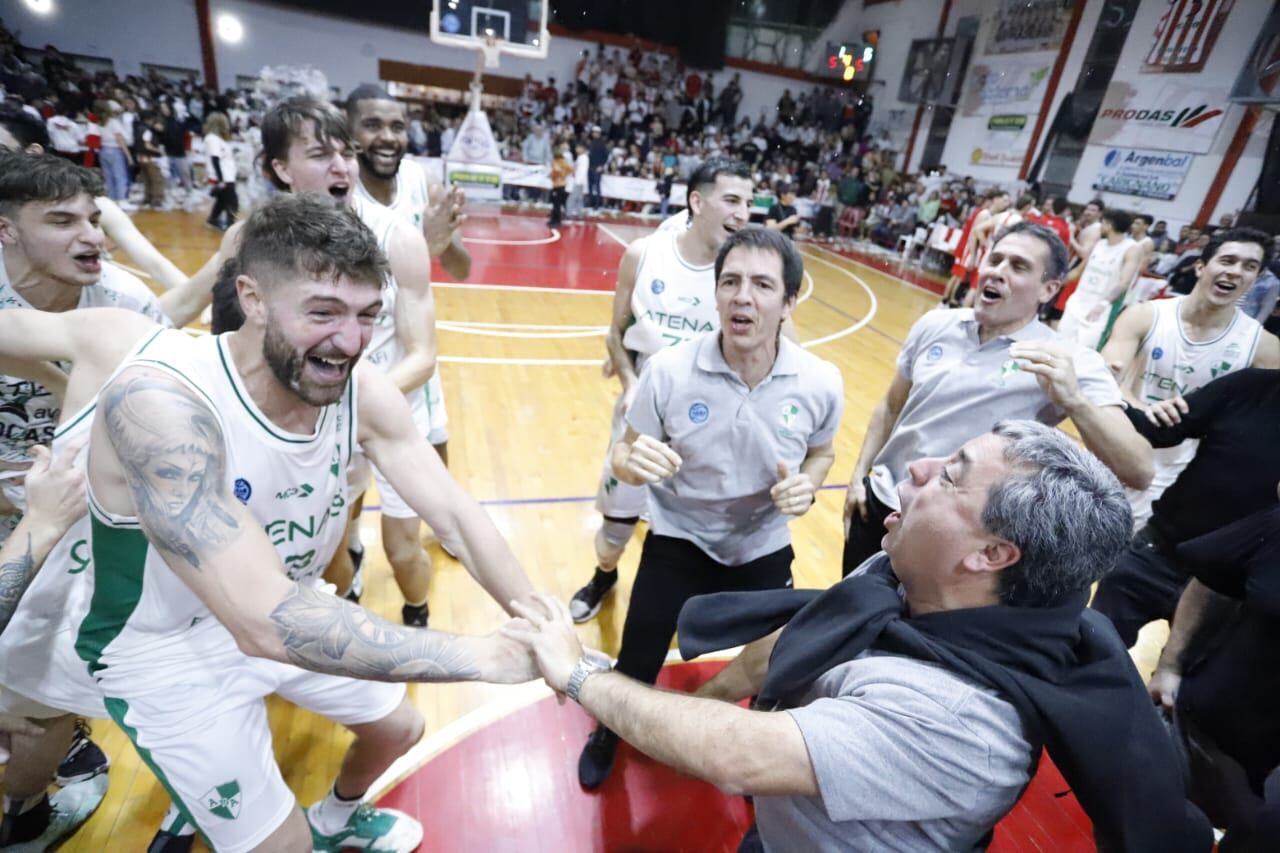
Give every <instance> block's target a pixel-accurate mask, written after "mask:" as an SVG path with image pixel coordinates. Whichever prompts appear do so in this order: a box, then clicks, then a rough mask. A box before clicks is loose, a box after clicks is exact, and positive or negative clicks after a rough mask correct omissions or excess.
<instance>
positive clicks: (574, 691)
mask: <svg viewBox="0 0 1280 853" xmlns="http://www.w3.org/2000/svg"><path fill="white" fill-rule="evenodd" d="M611 669H613V662H612V661H610V660H609V658H607V657H606V656H605V655H603V654H601V653H600V652H596V651H584V652H583V653H582V657H580V658H578V663H577V664H576V665H575V666H574V667H573V672H572V673H570V674H569V683H568V684H566V685H565V688H564V692H565V695H567V696H568V697H569V698H570V699H572V700H573V701H575V702H577V701H578V691H579V690H581V689H582V684H583V682H585V681H586V680H587V676H589V675H594V674H595V673H597V672H609V671H610V670H611Z"/></svg>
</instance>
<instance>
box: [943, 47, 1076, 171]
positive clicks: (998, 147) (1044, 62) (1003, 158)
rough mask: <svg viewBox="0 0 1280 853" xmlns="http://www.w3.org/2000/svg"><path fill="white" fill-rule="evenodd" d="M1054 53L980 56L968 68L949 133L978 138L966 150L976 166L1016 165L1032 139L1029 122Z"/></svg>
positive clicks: (1038, 100)
mask: <svg viewBox="0 0 1280 853" xmlns="http://www.w3.org/2000/svg"><path fill="white" fill-rule="evenodd" d="M1054 59H1055V54H1052V53H1023V54H1011V55H1007V56H984V57H982V58H980V59H978V60H977V62H975V63H974V65H973V66H972V67H971V68H970V71H969V78H968V80H966V82H965V90H964V94H963V96H962V97H961V99H960V109H959V115H957V116H956V119H955V121H953V122H952V125H951V127H952V132H953V133H966V134H972V135H971V136H970V138H975V137H976V138H980V139H981V142H980V143H979V144H978V145H976V146H974V147H973V148H972V149H971V150H970V151H969V153H968V161H969V162H970V163H971V164H973V165H975V166H999V167H1004V168H1014V169H1016V168H1018V167H1019V166H1021V165H1022V161H1023V160H1024V159H1025V158H1026V156H1027V148H1028V147H1029V146H1030V145H1031V130H1032V125H1033V122H1031V121H1029V120H1028V117H1029V116H1034V115H1036V114H1037V113H1038V112H1039V110H1040V104H1041V102H1042V101H1043V100H1044V96H1045V90H1046V89H1047V87H1048V81H1049V73H1050V71H1052V69H1053V62H1054Z"/></svg>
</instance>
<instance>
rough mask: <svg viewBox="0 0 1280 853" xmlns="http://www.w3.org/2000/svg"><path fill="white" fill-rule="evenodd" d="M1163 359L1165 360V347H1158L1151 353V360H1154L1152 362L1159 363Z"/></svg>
mask: <svg viewBox="0 0 1280 853" xmlns="http://www.w3.org/2000/svg"><path fill="white" fill-rule="evenodd" d="M1162 358H1164V348H1163V347H1156V348H1155V349H1153V350H1152V351H1151V360H1152V361H1159V360H1160V359H1162Z"/></svg>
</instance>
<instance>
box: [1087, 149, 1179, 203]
mask: <svg viewBox="0 0 1280 853" xmlns="http://www.w3.org/2000/svg"><path fill="white" fill-rule="evenodd" d="M1194 159H1195V157H1194V156H1192V155H1191V154H1185V153H1183V152H1181V151H1150V150H1139V149H1134V148H1111V149H1109V150H1108V151H1107V154H1106V156H1105V157H1104V158H1103V160H1102V168H1100V169H1099V170H1098V176H1097V177H1096V178H1094V180H1093V188H1094V189H1095V190H1103V191H1105V192H1109V193H1120V194H1122V195H1136V196H1142V197H1143V198H1158V199H1163V200H1165V201H1172V200H1173V198H1174V197H1175V196H1177V195H1178V190H1180V189H1181V188H1182V181H1183V179H1184V178H1185V177H1186V176H1187V170H1188V169H1189V168H1190V167H1191V161H1192V160H1194Z"/></svg>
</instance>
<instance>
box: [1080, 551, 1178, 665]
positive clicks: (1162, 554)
mask: <svg viewBox="0 0 1280 853" xmlns="http://www.w3.org/2000/svg"><path fill="white" fill-rule="evenodd" d="M1189 577H1190V574H1189V573H1188V572H1187V571H1185V570H1184V569H1183V568H1182V567H1181V566H1180V565H1179V564H1178V562H1177V560H1176V559H1175V558H1174V545H1173V543H1172V542H1167V541H1165V540H1164V539H1163V537H1161V536H1160V535H1159V534H1157V533H1156V532H1155V531H1154V530H1152V529H1151V528H1150V527H1144V528H1142V529H1141V530H1139V531H1138V532H1137V533H1136V534H1134V537H1133V541H1132V542H1131V543H1130V544H1129V548H1128V550H1126V551H1125V552H1124V553H1123V554H1121V555H1120V560H1119V562H1117V563H1116V567H1115V568H1114V569H1112V570H1111V573H1110V574H1108V575H1107V576H1106V577H1104V578H1103V579H1102V580H1101V581H1100V582H1099V583H1098V591H1097V592H1096V593H1094V596H1093V603H1092V604H1091V605H1089V606H1090V607H1092V608H1093V609H1094V610H1097V611H1098V612H1099V613H1101V614H1103V615H1104V616H1106V617H1107V618H1108V619H1110V620H1111V624H1113V625H1115V626H1116V631H1117V633H1119V634H1120V639H1121V640H1123V641H1124V645H1125V648H1132V646H1133V644H1134V643H1136V642H1137V641H1138V632H1139V631H1140V630H1142V626H1143V625H1146V624H1147V623H1148V622H1154V621H1155V620H1157V619H1168V620H1170V621H1172V620H1173V612H1174V610H1176V609H1177V607H1178V599H1179V598H1180V597H1181V596H1182V590H1183V588H1184V587H1186V585H1187V579H1188V578H1189Z"/></svg>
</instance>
